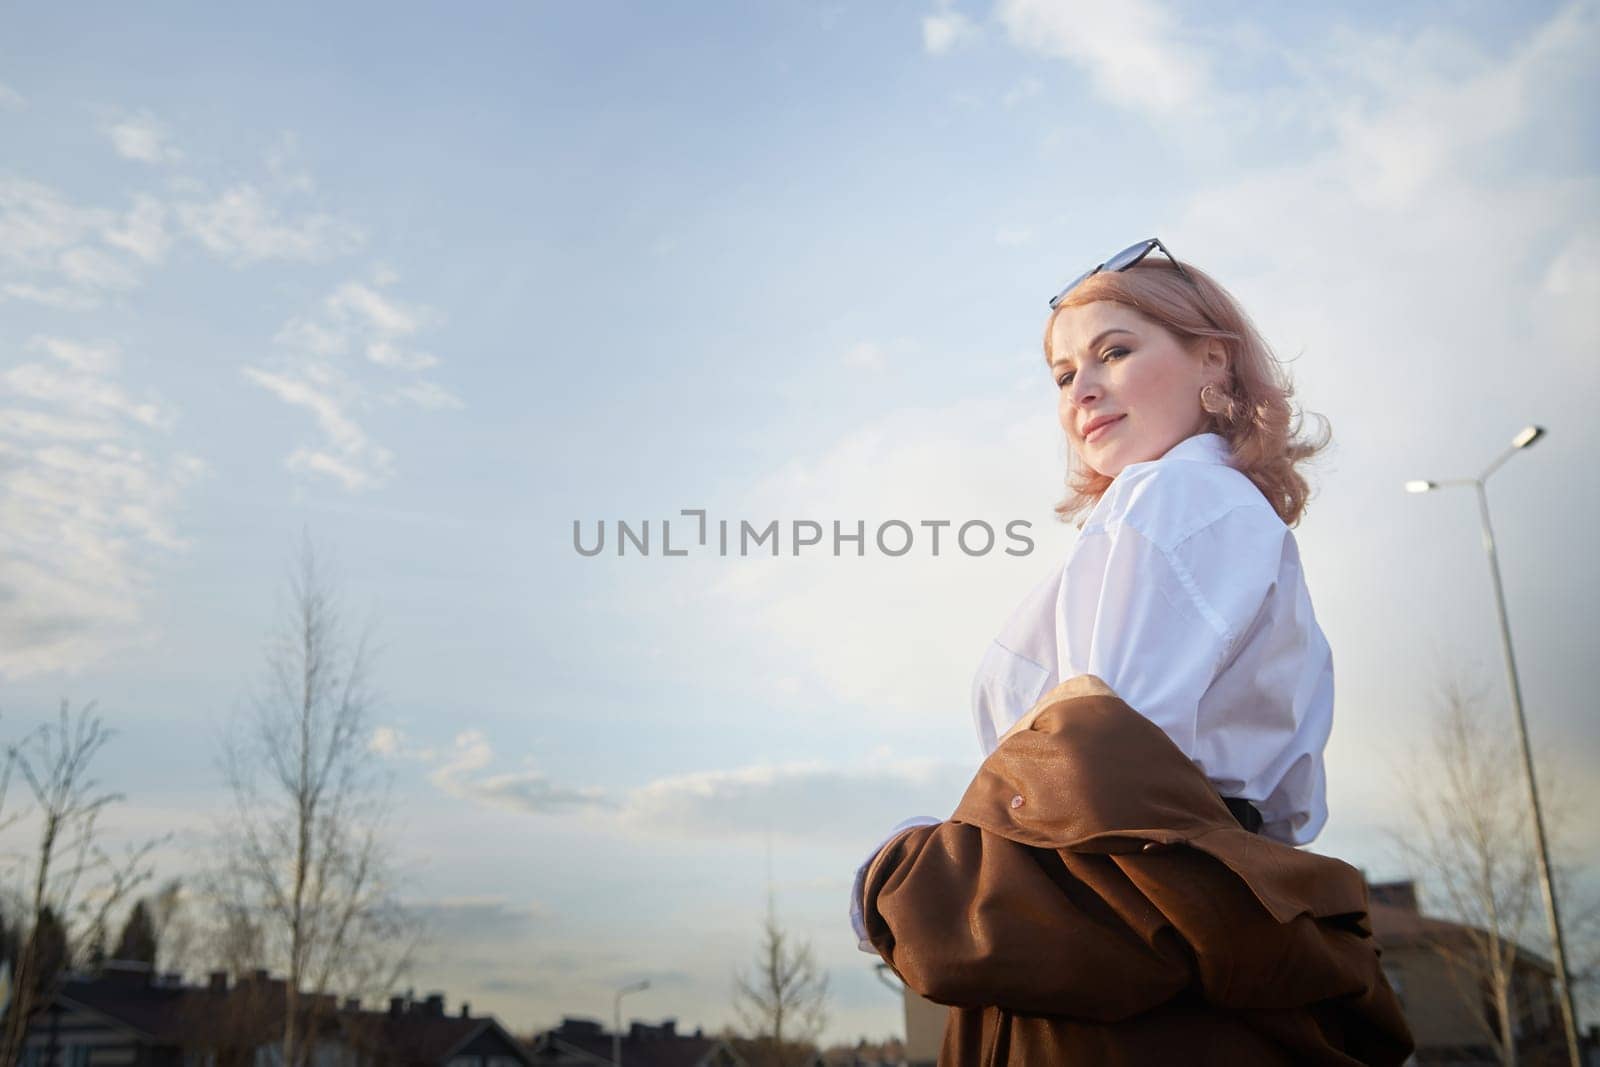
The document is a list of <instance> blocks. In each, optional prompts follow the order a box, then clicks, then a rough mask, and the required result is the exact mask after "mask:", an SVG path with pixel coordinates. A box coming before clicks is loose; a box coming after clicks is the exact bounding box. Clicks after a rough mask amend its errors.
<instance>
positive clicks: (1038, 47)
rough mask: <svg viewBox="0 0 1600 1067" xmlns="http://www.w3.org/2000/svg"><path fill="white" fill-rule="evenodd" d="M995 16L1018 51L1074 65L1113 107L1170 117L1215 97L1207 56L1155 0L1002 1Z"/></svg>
mask: <svg viewBox="0 0 1600 1067" xmlns="http://www.w3.org/2000/svg"><path fill="white" fill-rule="evenodd" d="M996 13H997V16H998V18H999V21H1000V24H1001V25H1003V26H1004V27H1005V29H1006V33H1007V35H1008V36H1009V39H1010V40H1011V42H1012V43H1013V44H1015V45H1016V46H1018V47H1019V48H1022V49H1023V50H1024V51H1028V52H1033V53H1036V54H1039V55H1046V56H1055V57H1058V58H1061V59H1065V60H1067V61H1069V62H1071V63H1072V64H1074V65H1075V66H1077V67H1079V68H1081V69H1082V70H1083V72H1084V73H1085V74H1086V75H1087V76H1088V78H1089V81H1090V84H1091V85H1092V86H1093V87H1094V90H1095V92H1096V93H1098V94H1099V95H1100V96H1101V98H1102V99H1105V100H1108V101H1110V102H1112V103H1115V104H1120V105H1122V106H1123V107H1127V108H1130V109H1132V110H1135V111H1143V112H1146V113H1148V114H1152V115H1157V116H1167V115H1173V114H1176V113H1179V112H1183V111H1186V110H1190V109H1193V108H1195V107H1196V106H1197V105H1199V104H1202V103H1203V102H1204V101H1205V99H1206V97H1207V96H1209V94H1210V92H1211V85H1210V82H1211V78H1210V74H1209V71H1208V63H1207V57H1206V56H1205V55H1204V54H1203V53H1201V52H1200V51H1199V50H1198V49H1196V48H1195V47H1193V46H1192V45H1190V44H1189V43H1188V39H1187V36H1186V35H1185V33H1184V32H1183V30H1182V28H1181V27H1180V26H1179V25H1178V23H1177V19H1176V18H1175V16H1174V15H1173V14H1172V13H1171V12H1170V11H1168V10H1167V8H1166V7H1164V6H1163V5H1161V4H1160V3H1158V2H1155V0H1122V2H1120V3H1115V4H1104V3H1091V2H1088V0H1001V2H1000V4H999V5H998V7H997V9H996Z"/></svg>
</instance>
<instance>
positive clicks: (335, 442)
mask: <svg viewBox="0 0 1600 1067" xmlns="http://www.w3.org/2000/svg"><path fill="white" fill-rule="evenodd" d="M244 375H245V377H246V378H247V379H248V380H249V381H251V382H253V383H254V384H256V385H258V386H260V387H261V388H263V389H265V390H267V391H268V392H269V393H272V394H273V395H274V396H276V397H277V398H278V399H279V400H282V401H283V402H284V403H286V404H291V405H293V406H295V407H300V408H304V409H306V410H307V411H309V412H310V413H311V414H312V416H313V418H314V419H315V420H316V424H317V427H318V428H319V429H320V430H321V431H322V434H323V437H324V438H325V444H324V445H323V446H321V447H312V446H301V447H299V448H297V449H295V451H294V452H292V453H291V454H290V455H289V458H288V460H287V465H288V467H289V469H290V470H296V471H308V472H310V473H313V474H319V475H323V476H325V477H328V478H332V479H333V480H335V481H337V482H339V483H340V484H342V485H343V486H344V487H345V488H346V489H348V490H352V491H355V490H362V489H372V488H375V487H377V486H380V485H382V484H384V483H385V482H387V481H388V480H389V479H390V478H391V477H392V476H393V474H394V454H393V453H392V452H390V451H389V450H388V449H387V448H384V447H383V446H382V445H379V444H377V443H376V442H374V441H372V440H371V438H369V437H368V436H367V433H366V431H365V430H363V429H362V428H361V426H360V424H358V423H357V422H356V421H355V418H354V417H353V416H352V415H351V414H350V409H351V408H352V407H357V406H360V405H361V404H362V403H363V394H362V391H361V389H360V387H359V386H357V385H355V384H354V383H352V382H351V381H350V380H349V379H348V378H347V377H345V375H343V374H342V373H341V372H339V371H337V370H335V369H334V368H332V367H331V366H328V365H326V364H317V363H308V364H306V365H304V366H302V367H299V368H297V369H295V370H291V371H286V372H273V371H266V370H262V369H261V368H259V367H245V368H244Z"/></svg>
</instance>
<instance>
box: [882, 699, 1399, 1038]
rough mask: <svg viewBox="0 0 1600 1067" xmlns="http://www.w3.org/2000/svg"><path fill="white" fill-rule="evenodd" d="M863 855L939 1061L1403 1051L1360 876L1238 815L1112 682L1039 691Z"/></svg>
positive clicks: (886, 931) (891, 955) (886, 933)
mask: <svg viewBox="0 0 1600 1067" xmlns="http://www.w3.org/2000/svg"><path fill="white" fill-rule="evenodd" d="M1030 714H1031V715H1033V716H1035V717H1034V718H1033V719H1032V721H1031V722H1027V721H1025V722H1024V723H1022V724H1019V727H1020V728H1019V729H1016V730H1013V731H1012V732H1011V733H1010V734H1008V735H1007V736H1006V737H1005V738H1003V739H1002V740H1001V743H1000V745H999V747H998V748H996V749H995V751H994V752H993V753H992V754H991V755H990V756H989V758H988V759H986V760H985V761H984V763H983V766H982V767H981V768H979V770H978V773H977V776H976V777H975V778H973V781H972V784H971V786H969V787H968V789H967V792H966V795H965V796H964V797H962V799H961V803H960V805H959V806H958V807H957V808H956V811H955V814H954V815H953V816H952V817H951V818H950V819H949V820H947V821H945V822H942V823H939V824H938V825H936V826H922V827H917V828H914V829H911V830H908V831H906V832H905V833H903V834H901V835H899V836H898V837H896V838H895V839H894V840H893V841H891V842H890V843H889V844H888V845H886V846H885V847H884V849H883V850H882V851H881V852H880V853H879V854H878V856H877V858H876V859H875V860H874V861H873V863H872V865H871V867H870V868H869V869H868V872H867V877H866V887H865V892H864V899H863V905H864V911H865V919H866V926H867V934H868V936H869V937H870V938H871V940H872V944H873V947H875V948H876V949H877V950H878V952H879V954H881V955H882V956H883V958H884V959H885V960H886V961H887V962H888V964H889V966H891V967H892V968H894V970H895V973H896V974H898V975H899V976H900V977H901V979H902V980H903V981H904V982H905V983H906V985H907V986H909V987H910V988H911V989H913V990H915V991H916V992H918V993H920V994H922V995H923V996H925V997H927V998H929V999H930V1000H934V1001H937V1002H939V1003H941V1004H949V1005H951V1010H950V1014H949V1019H948V1022H947V1023H946V1026H945V1033H944V1044H943V1048H942V1049H941V1051H940V1054H939V1063H940V1064H941V1067H946V1065H951V1064H963V1065H965V1064H983V1065H990V1064H1039V1065H1055V1064H1062V1065H1066V1064H1095V1065H1102V1064H1104V1065H1114V1064H1139V1065H1143V1064H1168V1063H1170V1064H1184V1065H1188V1064H1219V1065H1220V1064H1228V1065H1230V1067H1231V1065H1237V1064H1355V1063H1368V1064H1398V1063H1400V1062H1401V1061H1403V1060H1404V1059H1405V1058H1406V1056H1407V1055H1408V1054H1409V1053H1410V1052H1411V1047H1412V1045H1411V1034H1410V1031H1409V1030H1408V1029H1407V1027H1406V1023H1405V1019H1404V1018H1403V1016H1402V1015H1401V1013H1400V1005H1399V1002H1398V1001H1397V999H1396V998H1395V995H1394V992H1393V991H1392V990H1391V989H1390V988H1389V984H1388V982H1387V981H1385V979H1384V976H1383V972H1382V970H1381V969H1380V968H1379V966H1378V951H1377V948H1376V946H1375V945H1374V944H1373V942H1372V938H1371V932H1372V931H1371V927H1370V925H1369V923H1368V919H1367V891H1366V884H1365V882H1364V881H1363V879H1362V877H1361V874H1360V872H1359V871H1357V870H1356V869H1355V868H1353V867H1351V866H1349V865H1348V864H1346V863H1343V862H1341V861H1339V860H1336V859H1330V858H1328V857H1325V856H1319V855H1315V854H1313V853H1310V852H1302V851H1299V850H1297V849H1294V848H1291V847H1289V846H1287V845H1283V844H1279V843H1278V842H1275V841H1272V840H1269V839H1267V838H1263V837H1259V836H1257V835H1255V834H1252V833H1250V832H1248V831H1247V830H1245V829H1243V828H1242V827H1240V825H1239V824H1238V823H1237V822H1236V821H1235V820H1234V818H1233V816H1232V815H1230V814H1229V812H1228V809H1227V807H1226V805H1224V804H1223V802H1222V799H1221V798H1220V797H1219V796H1218V795H1217V794H1216V792H1215V791H1213V790H1212V788H1211V785H1210V783H1209V782H1207V781H1206V778H1205V776H1204V775H1203V774H1202V773H1201V772H1200V770H1199V769H1198V768H1197V767H1196V766H1195V765H1194V763H1193V762H1191V761H1190V760H1189V759H1188V758H1187V757H1186V756H1184V754H1183V753H1182V752H1181V751H1180V750H1179V749H1178V747H1177V746H1176V745H1174V744H1173V743H1172V742H1171V740H1169V739H1168V737H1167V736H1166V734H1165V733H1163V732H1162V731H1161V729H1160V728H1159V727H1157V726H1156V725H1155V724H1154V723H1152V722H1150V721H1149V720H1148V719H1146V718H1144V717H1143V716H1141V715H1140V714H1138V713H1137V712H1135V711H1134V710H1133V709H1132V708H1130V707H1128V705H1127V704H1125V703H1123V702H1122V700H1120V699H1119V698H1118V697H1117V695H1116V694H1115V693H1113V692H1112V691H1111V690H1110V689H1109V688H1108V687H1106V685H1105V683H1104V682H1102V681H1101V680H1100V679H1098V678H1095V677H1094V676H1092V675H1081V676H1079V677H1077V678H1073V679H1070V680H1068V681H1066V682H1064V683H1062V684H1061V685H1060V686H1057V687H1056V688H1055V689H1053V690H1052V691H1051V692H1049V693H1047V694H1045V696H1044V697H1043V698H1042V699H1041V700H1040V701H1039V702H1038V703H1037V704H1036V705H1035V706H1034V709H1033V711H1032V712H1030Z"/></svg>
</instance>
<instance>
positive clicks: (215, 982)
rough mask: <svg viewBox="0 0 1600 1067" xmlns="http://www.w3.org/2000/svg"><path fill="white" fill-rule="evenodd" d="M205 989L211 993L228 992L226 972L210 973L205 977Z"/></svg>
mask: <svg viewBox="0 0 1600 1067" xmlns="http://www.w3.org/2000/svg"><path fill="white" fill-rule="evenodd" d="M206 989H208V990H210V991H211V992H213V993H226V992H227V991H228V972H227V971H212V972H211V973H210V974H209V975H207V976H206Z"/></svg>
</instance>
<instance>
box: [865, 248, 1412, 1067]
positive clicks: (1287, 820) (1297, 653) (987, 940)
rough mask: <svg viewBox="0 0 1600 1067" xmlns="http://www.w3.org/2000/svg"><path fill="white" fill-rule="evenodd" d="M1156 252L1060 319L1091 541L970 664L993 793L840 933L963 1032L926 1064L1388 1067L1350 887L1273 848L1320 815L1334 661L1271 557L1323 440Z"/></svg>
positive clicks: (1393, 1044) (1393, 1021) (1360, 909)
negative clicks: (1308, 432) (1298, 420)
mask: <svg viewBox="0 0 1600 1067" xmlns="http://www.w3.org/2000/svg"><path fill="white" fill-rule="evenodd" d="M1156 249H1160V251H1161V252H1162V253H1163V254H1166V248H1165V246H1163V245H1161V243H1160V242H1159V241H1157V240H1154V239H1151V240H1149V241H1145V242H1141V243H1140V244H1138V245H1134V246H1132V247H1131V248H1129V249H1126V250H1124V251H1123V252H1121V253H1119V254H1118V255H1117V256H1114V257H1112V259H1111V260H1108V261H1107V262H1106V263H1105V264H1102V265H1101V266H1099V267H1096V268H1094V269H1093V270H1090V271H1088V272H1087V273H1085V274H1084V275H1083V276H1081V277H1080V278H1078V279H1077V280H1076V281H1074V282H1073V284H1072V285H1069V286H1068V287H1067V288H1066V289H1064V290H1063V291H1062V292H1061V293H1060V294H1058V295H1057V296H1056V297H1055V298H1054V299H1052V300H1051V301H1050V308H1051V315H1050V318H1049V320H1048V322H1047V324H1046V329H1045V341H1044V349H1045V360H1046V363H1047V364H1048V365H1049V368H1050V373H1051V376H1052V379H1053V381H1054V383H1055V386H1056V388H1057V390H1058V393H1059V398H1058V403H1057V410H1058V414H1059V417H1060V421H1061V426H1062V429H1063V431H1064V432H1065V434H1066V436H1067V440H1068V443H1069V445H1070V446H1071V451H1072V453H1073V455H1074V456H1075V457H1076V469H1075V470H1074V471H1073V472H1072V473H1071V474H1070V476H1069V495H1068V497H1067V499H1066V500H1065V501H1063V502H1062V503H1061V504H1060V505H1058V506H1057V508H1056V510H1057V512H1058V514H1059V515H1060V516H1061V517H1062V518H1063V519H1070V518H1072V517H1074V516H1076V515H1078V514H1079V513H1081V512H1084V511H1087V512H1088V515H1087V517H1086V519H1085V520H1084V521H1083V523H1082V524H1081V534H1080V536H1079V539H1078V541H1077V543H1076V544H1075V545H1074V547H1073V549H1072V551H1071V553H1070V554H1069V555H1068V557H1067V559H1066V560H1065V561H1064V562H1063V563H1062V564H1061V566H1060V567H1059V568H1057V570H1056V571H1055V572H1054V573H1052V574H1051V575H1050V576H1049V577H1048V578H1047V579H1046V580H1045V581H1044V582H1042V583H1041V584H1040V585H1038V586H1037V587H1035V589H1034V590H1033V591H1032V592H1031V593H1029V595H1028V596H1027V597H1026V598H1025V599H1024V600H1023V602H1022V604H1021V605H1020V606H1019V607H1018V608H1017V610H1016V611H1015V613H1014V614H1013V615H1012V616H1011V618H1010V619H1009V620H1008V621H1007V623H1006V624H1005V626H1004V627H1003V628H1002V630H1001V632H1000V634H999V636H998V638H997V639H996V640H995V642H994V643H993V644H992V645H991V646H990V648H989V649H988V651H987V653H986V654H985V656H984V658H983V661H982V664H981V666H980V668H979V671H978V675H977V677H976V679H975V680H974V684H973V705H974V715H975V718H976V722H977V727H978V736H979V740H980V743H981V744H982V746H983V748H984V752H985V755H986V756H987V757H988V758H987V759H986V760H985V763H984V765H983V768H982V769H980V771H979V773H978V776H977V777H976V778H975V779H974V782H973V784H972V786H971V788H969V790H968V792H967V795H966V797H964V798H963V801H962V804H961V805H960V807H958V809H957V811H956V813H955V816H954V817H953V818H952V819H950V820H947V821H946V822H943V823H939V822H936V821H935V820H931V819H918V820H910V821H908V822H907V823H903V824H901V826H899V827H896V828H895V831H894V832H893V833H892V834H891V835H890V839H889V840H888V841H887V842H886V844H885V846H883V847H881V848H880V849H879V850H878V851H877V852H876V853H875V854H874V857H873V858H872V859H871V860H869V861H868V863H867V864H866V865H864V866H863V867H862V869H861V870H860V871H858V873H857V880H856V887H855V889H854V891H853V893H852V917H853V919H854V921H855V925H856V930H857V934H858V937H859V938H860V939H861V943H862V947H863V948H867V949H870V950H872V951H877V952H879V953H880V954H882V955H883V956H884V958H885V959H886V960H888V961H889V963H890V964H891V966H893V967H895V969H896V971H897V972H898V973H900V974H901V976H902V978H904V979H905V980H906V981H907V983H908V984H909V985H911V986H912V988H914V989H917V990H918V991H919V992H921V993H923V994H924V995H927V996H930V997H931V998H932V999H936V1000H939V1001H941V1002H943V1003H949V1004H951V1005H953V1006H954V1007H955V1009H956V1010H955V1011H953V1012H952V1015H951V1021H950V1024H949V1026H948V1027H947V1029H946V1034H945V1044H944V1050H943V1053H942V1055H941V1063H964V1062H969V1061H976V1060H982V1061H983V1062H986V1063H991V1062H1039V1063H1047V1062H1048V1063H1053V1062H1097V1063H1098V1062H1108V1063H1109V1062H1128V1063H1138V1062H1156V1061H1158V1060H1159V1059H1160V1058H1163V1057H1169V1056H1170V1057H1178V1059H1175V1060H1174V1061H1173V1062H1218V1063H1222V1062H1230V1063H1239V1062H1263V1063H1267V1062H1285V1063H1287V1062H1296V1063H1298V1062H1318V1061H1323V1062H1345V1063H1349V1062H1399V1060H1400V1059H1403V1058H1404V1055H1405V1054H1406V1053H1407V1052H1408V1051H1409V1040H1410V1039H1409V1035H1408V1034H1407V1033H1406V1031H1405V1025H1404V1022H1403V1020H1401V1018H1400V1016H1399V1010H1398V1004H1397V1002H1396V1001H1395V999H1394V997H1393V994H1392V992H1391V991H1390V990H1389V988H1388V985H1387V983H1386V982H1385V981H1384V979H1383V976H1382V973H1381V971H1380V970H1379V968H1378V966H1377V956H1376V951H1375V950H1374V949H1373V947H1372V946H1371V943H1370V939H1369V938H1368V936H1367V934H1368V932H1369V931H1368V929H1367V927H1366V917H1365V910H1366V901H1365V887H1364V883H1362V881H1361V879H1360V876H1359V873H1358V872H1355V871H1354V869H1353V868H1349V867H1347V866H1346V865H1344V864H1341V863H1339V862H1338V861H1336V860H1328V859H1324V858H1322V857H1316V856H1312V855H1311V854H1309V853H1299V852H1296V851H1294V850H1293V849H1292V848H1288V847H1286V846H1292V845H1299V844H1304V843H1306V842H1308V841H1310V840H1311V839H1312V838H1313V837H1315V836H1316V834H1317V833H1318V831H1319V830H1320V829H1321V828H1322V825H1323V823H1324V822H1325V821H1326V818H1327V810H1326V804H1325V800H1324V781H1323V766H1322V750H1323V747H1324V745H1325V744H1326V742H1327V739H1328V731H1329V728H1330V726H1331V713H1332V706H1333V666H1332V658H1331V654H1330V652H1329V648H1328V644H1327V641H1326V640H1325V639H1324V637H1323V635H1322V632H1321V630H1320V628H1319V627H1318V626H1317V622H1316V619H1315V616H1314V614H1313V612H1312V609H1311V602H1310V597H1309V595H1308V593H1307V590H1306V585H1305V580H1304V577H1303V575H1302V573H1301V570H1300V562H1299V553H1298V550H1297V547H1296V544H1295V540H1294V536H1293V534H1292V533H1291V532H1290V527H1291V526H1293V525H1294V524H1296V523H1297V522H1298V521H1299V519H1300V517H1301V515H1302V513H1303V511H1304V509H1305V505H1306V497H1307V485H1306V481H1305V479H1304V477H1303V476H1302V475H1301V474H1300V473H1299V471H1298V470H1297V469H1296V467H1297V465H1298V464H1299V463H1301V462H1302V461H1304V460H1305V459H1307V458H1308V457H1310V456H1311V455H1313V454H1314V453H1315V452H1317V451H1318V450H1319V449H1320V448H1321V447H1322V446H1323V444H1324V443H1325V442H1319V441H1307V440H1303V439H1300V438H1298V437H1297V435H1296V433H1295V432H1294V428H1292V427H1291V425H1290V422H1291V408H1290V404H1289V397H1290V395H1291V389H1290V387H1289V385H1288V383H1287V381H1286V380H1285V378H1284V376H1283V374H1282V372H1281V370H1280V369H1279V367H1278V365H1277V363H1276V361H1275V360H1274V359H1273V357H1272V355H1271V353H1270V351H1269V350H1268V348H1267V346H1266V344H1265V343H1264V342H1263V341H1262V339H1261V338H1260V336H1259V335H1258V334H1257V332H1256V331H1255V329H1254V328H1253V327H1252V326H1251V324H1250V322H1249V320H1248V318H1247V317H1246V316H1245V314H1244V313H1243V311H1242V310H1241V309H1240V308H1239V306H1238V305H1237V303H1236V302H1235V301H1234V300H1233V299H1232V298H1231V297H1230V296H1229V295H1228V294H1227V293H1226V292H1225V291H1224V290H1223V289H1222V288H1221V286H1219V285H1217V283H1216V282H1214V281H1213V280H1212V279H1211V278H1210V277H1208V276H1207V275H1206V274H1204V273H1203V272H1201V271H1200V270H1198V269H1196V268H1194V267H1193V266H1191V265H1187V264H1180V263H1178V262H1177V261H1176V260H1174V259H1172V257H1171V256H1170V255H1167V256H1166V258H1165V259H1157V258H1152V257H1150V253H1151V252H1152V251H1154V250H1156ZM1256 832H1259V833H1260V834H1261V835H1262V837H1264V838H1265V839H1267V840H1268V841H1270V842H1275V843H1276V844H1274V845H1270V846H1266V847H1263V844H1264V843H1263V841H1262V838H1259V837H1254V836H1253V834H1254V833H1256ZM1179 846H1181V847H1179ZM1040 872H1043V874H1044V876H1045V877H1044V878H1043V880H1041V879H1040ZM1197 887H1204V888H1203V889H1200V888H1197ZM1096 901H1098V902H1096ZM1286 971H1289V972H1292V973H1293V974H1295V975H1296V976H1297V978H1296V980H1293V981H1287V980H1286V978H1285V973H1284V972H1286Z"/></svg>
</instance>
